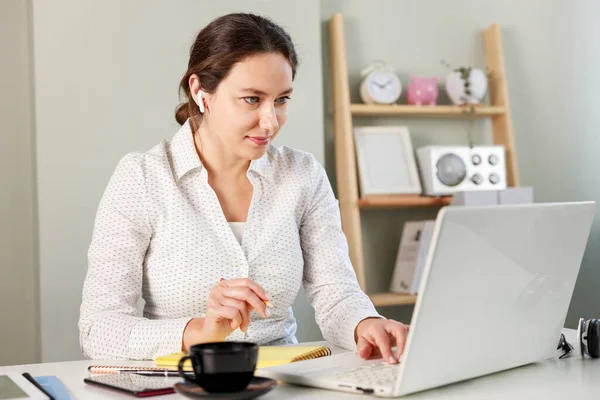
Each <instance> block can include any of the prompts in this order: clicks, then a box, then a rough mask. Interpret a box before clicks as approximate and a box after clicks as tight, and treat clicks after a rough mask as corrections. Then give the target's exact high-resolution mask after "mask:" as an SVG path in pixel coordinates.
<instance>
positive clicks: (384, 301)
mask: <svg viewBox="0 0 600 400" xmlns="http://www.w3.org/2000/svg"><path fill="white" fill-rule="evenodd" d="M369 298H370V299H371V301H372V302H373V304H374V305H375V306H376V307H385V306H402V305H410V304H415V303H416V302H417V296H414V295H411V294H400V293H371V294H370V295H369Z"/></svg>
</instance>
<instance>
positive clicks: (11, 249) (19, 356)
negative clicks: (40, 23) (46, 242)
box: [0, 0, 39, 365]
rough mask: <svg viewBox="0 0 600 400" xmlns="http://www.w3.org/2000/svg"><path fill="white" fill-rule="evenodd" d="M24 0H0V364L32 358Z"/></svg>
mask: <svg viewBox="0 0 600 400" xmlns="http://www.w3.org/2000/svg"><path fill="white" fill-rule="evenodd" d="M28 25H29V24H28V7H27V2H26V1H22V0H9V1H7V0H2V1H0V60H1V61H0V139H1V141H2V150H1V156H0V365H8V364H16V363H28V362H35V361H37V359H38V353H39V347H38V337H37V336H38V320H39V316H38V306H37V303H38V295H37V293H38V290H37V276H36V271H37V268H36V267H35V265H36V256H35V254H36V251H35V248H36V246H35V230H34V200H33V199H34V187H35V185H34V174H33V170H34V162H33V114H32V104H31V101H32V96H31V84H30V66H31V58H30V54H29V51H30V45H29V44H30V35H29V26H28Z"/></svg>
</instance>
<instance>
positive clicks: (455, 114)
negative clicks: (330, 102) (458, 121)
mask: <svg viewBox="0 0 600 400" xmlns="http://www.w3.org/2000/svg"><path fill="white" fill-rule="evenodd" d="M350 112H351V113H352V116H353V117H386V116H389V117H393V116H408V117H433V118H462V119H473V118H489V117H494V116H499V115H504V113H505V109H504V107H500V106H485V105H478V106H412V105H407V104H389V105H388V104H351V105H350Z"/></svg>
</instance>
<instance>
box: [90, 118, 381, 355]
mask: <svg viewBox="0 0 600 400" xmlns="http://www.w3.org/2000/svg"><path fill="white" fill-rule="evenodd" d="M247 176H248V179H249V180H250V182H251V183H252V185H253V187H254V191H253V197H252V201H251V205H250V209H249V211H248V218H247V220H246V224H245V229H244V236H243V240H242V243H241V244H240V243H239V242H238V241H237V240H236V237H235V235H234V233H233V232H232V230H231V229H230V227H229V225H228V223H227V220H226V219H225V217H224V214H223V211H222V209H221V206H220V204H219V200H218V198H217V196H216V194H215V192H214V191H213V190H212V188H211V187H210V185H209V184H208V174H207V171H206V169H205V168H203V166H202V164H201V162H200V158H199V157H198V155H197V153H196V150H195V147H194V142H193V135H192V130H191V127H190V125H189V121H188V122H187V123H186V124H184V125H183V126H182V127H181V129H180V130H179V131H178V132H177V133H176V134H175V136H174V137H173V138H172V140H163V141H162V142H161V143H160V144H158V145H157V146H156V147H154V148H153V149H151V150H150V151H148V152H146V153H131V154H128V155H126V156H125V157H123V158H122V159H121V160H120V162H119V164H118V165H117V167H116V170H115V171H114V173H113V176H112V177H111V179H110V181H109V183H108V186H107V187H106V190H105V192H104V194H103V196H102V199H101V202H100V205H99V208H98V212H97V215H96V220H95V225H94V233H93V237H92V241H91V245H90V248H89V251H88V271H87V276H86V278H85V282H84V286H83V299H82V304H81V314H80V320H79V331H80V344H81V348H82V350H83V353H84V355H85V356H86V357H89V358H94V359H106V358H109V359H110V358H113V359H116V358H119V359H122V358H126V359H153V358H154V357H156V356H158V355H161V354H167V353H172V352H177V351H181V346H182V337H183V331H184V329H185V326H186V324H187V323H188V322H189V320H190V319H191V318H196V317H203V316H204V314H205V310H206V305H207V299H208V295H209V292H210V290H211V288H212V287H213V286H214V285H215V284H216V283H217V282H218V281H219V279H220V278H221V277H224V278H226V279H234V278H241V277H247V278H249V279H251V280H253V281H255V282H256V283H258V284H259V285H261V286H262V287H263V288H264V289H265V290H266V291H267V293H268V294H269V296H270V297H271V302H272V303H273V305H274V308H273V309H270V311H271V316H270V317H269V318H268V319H263V318H262V317H261V316H260V315H258V314H257V313H256V311H252V312H251V313H250V320H251V322H250V326H249V329H248V332H247V335H244V334H243V333H242V332H240V330H239V329H238V330H236V331H234V332H233V333H232V334H231V335H229V337H228V338H227V340H247V341H252V342H256V343H259V344H261V345H265V344H271V345H273V344H286V343H297V340H296V337H295V333H296V320H295V318H294V315H293V312H292V304H293V303H294V299H295V298H296V295H297V294H298V290H299V289H300V286H301V285H303V286H304V289H305V291H306V293H307V296H308V299H309V301H310V303H311V304H312V306H313V308H314V309H315V317H316V322H317V324H318V325H319V327H320V329H321V332H322V333H323V336H324V338H325V339H326V340H329V341H331V342H333V343H334V344H336V345H339V346H342V347H345V348H347V349H355V346H356V345H355V342H354V329H355V327H356V325H357V324H358V323H359V322H360V321H361V320H363V319H364V318H367V317H372V316H379V314H378V313H377V311H376V310H375V308H374V306H373V304H372V303H371V301H370V300H369V298H368V297H367V296H366V295H365V294H364V293H363V292H362V291H361V289H360V287H359V286H358V283H357V280H356V275H355V273H354V270H353V268H352V265H351V263H350V259H349V257H348V246H347V242H346V238H345V236H344V234H343V232H342V229H341V223H340V213H339V208H338V202H337V200H336V199H335V197H334V195H333V191H332V189H331V185H330V183H329V180H328V179H327V175H326V173H325V171H324V169H323V167H322V166H321V165H320V164H319V163H318V162H317V161H316V159H315V158H314V157H313V156H312V155H310V154H308V153H305V152H302V151H299V150H293V149H290V148H287V147H284V146H282V147H276V146H273V145H271V146H270V147H269V151H268V154H266V155H265V156H264V157H262V158H260V159H258V160H253V161H251V162H250V167H249V169H248V172H247ZM140 296H142V297H143V299H144V300H145V303H146V304H145V307H144V312H143V317H139V316H137V303H138V300H139V298H140Z"/></svg>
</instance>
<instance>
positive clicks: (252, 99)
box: [244, 96, 259, 105]
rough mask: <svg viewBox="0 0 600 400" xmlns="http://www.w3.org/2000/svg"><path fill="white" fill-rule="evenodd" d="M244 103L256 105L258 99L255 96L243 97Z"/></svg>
mask: <svg viewBox="0 0 600 400" xmlns="http://www.w3.org/2000/svg"><path fill="white" fill-rule="evenodd" d="M244 101H245V102H246V103H248V104H252V105H255V104H258V101H259V98H258V97H257V96H250V97H244Z"/></svg>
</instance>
